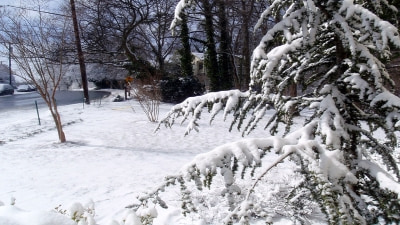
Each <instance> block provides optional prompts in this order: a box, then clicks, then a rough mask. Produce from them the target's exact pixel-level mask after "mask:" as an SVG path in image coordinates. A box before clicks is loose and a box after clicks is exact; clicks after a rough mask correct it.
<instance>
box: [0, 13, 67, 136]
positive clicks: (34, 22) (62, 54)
mask: <svg viewBox="0 0 400 225" xmlns="http://www.w3.org/2000/svg"><path fill="white" fill-rule="evenodd" d="M59 19H60V18H54V17H51V16H50V15H48V14H43V13H40V12H39V15H38V16H33V17H32V15H29V14H28V13H26V12H23V11H18V12H12V13H11V12H9V13H7V14H4V15H3V16H2V17H1V21H0V26H1V28H0V29H1V32H0V40H1V41H2V42H8V43H12V46H13V52H12V55H11V56H12V59H13V61H14V62H15V64H16V65H17V67H18V69H19V71H20V74H18V76H20V77H21V78H22V79H24V80H26V81H27V82H29V83H33V84H34V85H35V86H36V88H37V90H38V92H39V94H40V96H41V97H42V98H43V99H44V101H45V102H46V104H47V106H48V108H49V110H50V112H51V115H52V117H53V120H54V123H55V125H56V128H57V131H58V137H59V140H60V142H65V141H66V138H65V134H64V131H63V126H62V122H61V116H60V113H59V111H58V108H57V102H56V98H55V94H56V90H57V88H58V87H59V85H60V83H61V80H62V77H63V75H64V74H65V69H64V66H63V65H64V60H65V59H66V57H67V53H66V52H67V48H66V46H67V42H68V43H69V41H71V40H70V39H69V35H68V34H67V30H71V29H69V28H70V27H68V24H67V22H66V20H65V19H66V18H62V19H61V20H59ZM67 28H68V29H67Z"/></svg>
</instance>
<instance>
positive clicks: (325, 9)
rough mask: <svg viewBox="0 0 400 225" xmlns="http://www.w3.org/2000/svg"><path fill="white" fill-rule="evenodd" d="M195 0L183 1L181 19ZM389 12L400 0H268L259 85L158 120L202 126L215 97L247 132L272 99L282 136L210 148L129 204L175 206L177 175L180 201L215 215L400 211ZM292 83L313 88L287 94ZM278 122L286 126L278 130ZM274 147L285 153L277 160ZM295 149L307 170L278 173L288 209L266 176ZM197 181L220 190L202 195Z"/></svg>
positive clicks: (256, 57) (190, 210) (331, 217)
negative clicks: (170, 200) (392, 1)
mask: <svg viewBox="0 0 400 225" xmlns="http://www.w3.org/2000/svg"><path fill="white" fill-rule="evenodd" d="M195 2H196V1H187V0H181V1H180V2H179V3H178V6H177V7H176V13H175V19H174V21H173V23H172V28H173V27H174V26H177V25H179V20H180V18H179V15H180V13H182V12H184V11H185V10H188V9H190V6H191V5H192V4H195ZM391 12H394V13H396V12H397V9H396V8H395V7H394V6H392V5H389V3H388V1H373V0H371V1H369V0H364V1H363V0H361V1H353V0H338V1H324V0H308V1H295V0H275V1H271V5H270V7H269V8H267V9H266V10H265V11H264V12H263V13H262V15H261V18H260V20H259V22H258V24H257V25H256V28H257V27H258V26H260V25H261V24H262V22H263V20H271V19H274V18H280V19H279V20H278V21H275V26H274V27H272V28H271V29H269V30H268V31H267V33H266V34H265V35H264V37H263V38H262V40H261V42H260V44H259V46H257V47H256V49H255V50H254V52H253V59H252V67H251V68H252V69H251V82H250V90H249V91H247V92H240V91H235V90H232V91H225V92H218V93H209V94H206V95H204V96H200V97H194V98H188V99H187V100H185V101H184V102H183V103H181V104H179V105H176V106H174V107H173V108H172V110H171V111H170V113H169V114H168V115H167V116H166V117H165V119H164V120H162V121H161V123H160V125H161V124H165V125H166V126H168V127H169V126H172V125H173V124H174V123H175V121H176V120H177V119H180V118H181V119H182V122H185V121H187V123H188V128H187V133H188V132H190V131H191V130H193V129H195V130H198V123H197V121H198V120H199V119H200V116H201V114H202V113H203V112H204V111H205V109H208V111H209V112H210V113H211V115H212V119H214V117H215V115H216V114H218V113H219V112H222V113H223V114H224V115H225V118H226V116H227V115H228V114H232V115H233V118H234V119H233V123H232V127H233V126H235V125H236V126H237V127H238V128H239V129H241V130H242V131H243V133H244V134H246V133H248V132H251V131H252V130H253V129H255V128H256V127H257V126H258V125H260V123H261V121H262V119H263V118H264V117H265V115H269V114H266V112H267V111H268V110H273V111H274V115H273V116H272V117H271V118H268V119H269V120H268V122H267V123H266V125H265V128H266V129H269V131H270V134H272V135H275V136H269V135H268V134H266V136H265V137H260V138H259V139H246V140H242V141H238V142H235V143H230V144H226V145H223V146H221V147H218V148H216V149H214V150H213V151H211V152H208V153H204V154H201V155H199V156H197V157H196V158H195V159H194V160H193V161H192V162H190V163H189V164H187V166H185V167H184V168H183V169H182V170H181V172H180V173H178V174H177V175H174V176H170V177H168V178H167V180H166V182H165V183H164V184H163V185H161V186H160V187H159V188H157V189H156V190H154V191H153V192H149V193H148V194H146V195H144V196H142V197H140V198H139V200H140V201H141V202H142V204H141V205H132V207H134V208H137V207H143V206H145V205H146V204H147V203H148V202H156V203H158V204H160V205H161V206H164V207H167V206H168V204H167V203H166V202H165V201H163V200H162V199H161V197H160V196H161V193H162V192H163V191H165V188H166V187H168V186H171V185H179V187H180V193H181V202H182V211H183V213H184V214H185V215H189V214H191V215H199V217H205V218H206V219H210V218H211V219H212V217H213V216H217V215H218V216H219V218H214V220H213V221H208V222H209V223H210V224H216V223H225V224H252V223H255V222H256V221H264V222H267V223H272V222H273V221H274V218H278V217H286V218H287V219H290V220H293V221H295V222H300V223H302V224H306V223H309V222H310V221H312V219H311V217H310V216H312V215H317V216H318V214H319V212H321V213H322V215H323V216H322V217H320V218H319V219H318V220H320V221H323V222H326V223H328V224H377V223H382V224H390V223H393V224H398V223H400V197H399V194H400V170H399V158H398V151H399V150H398V149H397V146H398V142H397V135H398V131H399V129H400V113H399V110H400V98H398V97H397V96H395V95H393V94H392V93H391V89H388V88H389V87H391V86H392V85H393V84H394V83H393V81H392V79H391V78H390V76H389V74H388V73H387V70H386V68H385V66H384V64H383V60H388V59H389V58H390V52H391V47H397V48H399V47H400V37H399V34H398V31H397V29H396V27H394V26H393V25H391V24H390V23H389V22H387V21H384V20H382V19H381V18H380V17H379V15H380V14H382V13H386V14H388V13H391ZM293 84H296V85H297V86H299V87H302V88H303V90H305V91H303V92H302V93H300V94H299V95H298V96H295V97H291V96H286V95H285V94H284V93H285V91H286V90H287V88H288V87H289V86H290V85H293ZM293 109H296V110H293ZM294 111H296V112H300V116H298V117H297V114H294V113H293V112H294ZM294 117H296V118H294ZM212 119H211V120H212ZM294 121H295V122H296V123H297V124H298V123H300V124H301V127H300V128H299V126H294ZM281 126H283V127H284V128H285V132H284V133H278V131H279V130H281V129H278V128H280V127H281ZM273 153H275V154H277V157H276V158H274V159H273V160H272V163H271V160H270V158H271V155H273ZM396 154H397V157H396ZM267 159H269V160H267ZM288 159H290V161H291V162H294V163H295V164H296V167H294V169H293V171H294V173H296V174H293V175H294V176H296V177H299V179H300V180H299V182H298V183H295V184H293V183H290V182H287V183H282V184H280V185H278V186H281V187H279V188H277V190H279V191H278V192H276V193H282V194H283V197H282V198H281V200H279V201H280V203H278V204H276V203H274V204H276V206H278V207H279V206H280V205H281V206H283V207H284V208H286V209H290V210H288V211H287V212H288V213H286V214H283V213H280V212H277V211H276V207H268V206H270V204H271V203H270V200H271V199H272V197H271V196H273V194H271V193H274V192H273V191H271V190H267V189H266V187H267V184H268V174H269V173H271V171H272V170H273V169H274V168H278V166H279V164H280V163H282V162H285V161H287V160H288ZM267 162H269V163H267ZM288 184H289V185H288ZM195 189H197V190H198V191H199V192H200V193H212V197H210V198H208V199H205V198H204V196H205V195H198V194H196V193H195V192H194V190H195ZM220 196H223V197H224V198H225V201H222V200H221V198H219V197H220ZM276 196H279V195H275V197H276ZM305 205H308V206H309V208H308V209H307V208H306V207H304V206H305ZM215 207H219V208H218V211H213V210H212V209H215ZM199 209H201V210H205V209H208V211H207V213H203V214H201V210H199ZM316 209H318V210H316ZM281 211H282V210H281ZM200 214H201V215H200ZM221 221H222V222H221Z"/></svg>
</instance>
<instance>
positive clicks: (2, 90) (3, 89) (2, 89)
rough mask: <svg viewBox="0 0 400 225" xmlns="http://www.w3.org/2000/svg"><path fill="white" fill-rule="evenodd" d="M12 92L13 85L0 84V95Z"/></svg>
mask: <svg viewBox="0 0 400 225" xmlns="http://www.w3.org/2000/svg"><path fill="white" fill-rule="evenodd" d="M12 94H14V88H13V86H11V85H9V84H0V95H12Z"/></svg>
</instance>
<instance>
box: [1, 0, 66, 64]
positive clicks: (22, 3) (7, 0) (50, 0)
mask: <svg viewBox="0 0 400 225" xmlns="http://www.w3.org/2000/svg"><path fill="white" fill-rule="evenodd" d="M60 1H62V0H47V1H44V0H39V1H37V0H33V1H26V0H0V6H5V7H7V6H16V7H23V8H28V9H29V8H30V9H34V10H38V9H39V5H38V4H37V2H43V4H42V5H41V6H40V8H41V10H44V11H49V12H57V11H58V7H57V6H58V5H59V4H60ZM45 2H47V3H46V4H45ZM7 8H9V9H10V10H11V9H13V7H7ZM14 9H15V8H14ZM32 12H34V11H32ZM0 48H1V49H2V50H3V49H4V45H3V44H1V43H0ZM0 63H1V64H5V65H7V66H8V64H9V62H8V55H7V56H4V55H0ZM11 68H12V69H13V71H17V68H16V67H15V64H13V62H11Z"/></svg>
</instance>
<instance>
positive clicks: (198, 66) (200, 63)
mask: <svg viewBox="0 0 400 225" xmlns="http://www.w3.org/2000/svg"><path fill="white" fill-rule="evenodd" d="M192 55H193V60H192V66H193V75H194V76H195V77H196V78H197V79H199V81H200V83H201V84H203V85H204V87H205V88H206V90H208V89H209V87H210V80H209V78H208V77H207V74H206V71H205V67H204V53H199V52H192Z"/></svg>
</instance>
